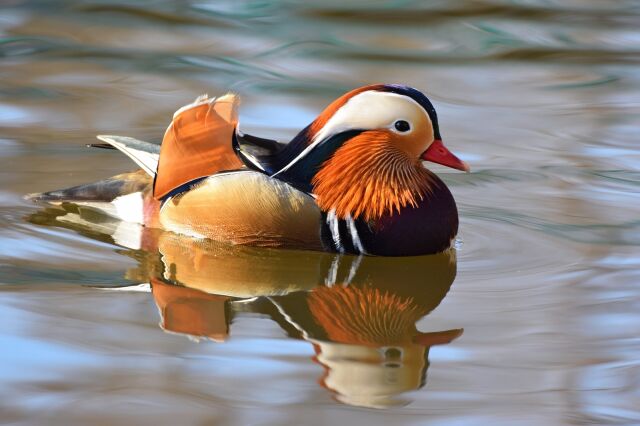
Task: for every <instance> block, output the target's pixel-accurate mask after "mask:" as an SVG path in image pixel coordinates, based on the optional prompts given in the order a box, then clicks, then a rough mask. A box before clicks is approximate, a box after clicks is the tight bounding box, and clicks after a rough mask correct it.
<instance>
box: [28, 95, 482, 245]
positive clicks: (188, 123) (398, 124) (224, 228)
mask: <svg viewBox="0 0 640 426" xmlns="http://www.w3.org/2000/svg"><path fill="white" fill-rule="evenodd" d="M238 109H239V97H238V96H237V95H235V94H233V93H228V94H226V95H223V96H220V97H217V98H216V97H209V96H208V95H203V96H200V97H198V98H197V99H196V100H195V101H194V102H192V103H190V104H188V105H185V106H183V107H182V108H180V109H178V110H177V111H176V112H175V114H174V115H173V119H172V121H171V123H170V124H169V126H168V128H167V130H166V132H165V134H164V137H163V139H162V143H161V144H160V145H158V144H154V143H150V142H145V141H140V140H137V139H134V138H130V137H126V136H112V135H99V136H98V139H99V140H100V141H101V142H100V143H95V144H89V146H92V147H97V148H108V149H117V150H119V151H121V152H122V153H124V154H125V155H127V156H128V157H129V158H131V159H132V160H133V161H134V162H135V163H136V164H137V165H138V166H139V167H140V170H137V171H134V172H129V173H123V174H119V175H116V176H113V177H111V178H108V179H105V180H101V181H99V182H94V183H90V184H84V185H79V186H74V187H71V188H67V189H63V190H56V191H49V192H43V193H35V194H29V195H27V196H26V198H28V199H31V200H33V201H36V202H46V203H50V204H57V205H67V204H68V203H72V204H75V205H77V206H79V207H82V208H87V209H92V210H98V211H100V212H102V213H104V214H106V215H109V216H113V217H115V218H118V219H120V220H123V221H127V222H133V223H138V224H141V225H143V226H145V227H149V228H160V229H163V230H165V231H170V232H174V233H177V234H181V235H186V236H190V237H192V238H196V239H211V240H215V241H222V242H227V243H231V244H239V245H251V246H257V247H277V248H288V249H302V250H319V251H328V252H336V253H342V254H353V255H372V256H417V255H427V254H434V253H439V252H442V251H445V250H447V249H449V248H450V247H451V245H452V243H453V241H454V240H455V237H456V234H457V232H458V210H457V207H456V203H455V200H454V198H453V196H452V194H451V192H450V191H449V189H448V188H447V186H446V185H445V183H444V182H443V181H442V180H441V179H440V178H439V177H438V176H437V175H436V174H435V173H433V172H432V171H430V170H428V169H427V168H426V167H425V165H424V163H423V162H424V161H430V162H434V163H439V164H441V165H444V166H448V167H451V168H453V169H457V170H461V171H466V172H469V170H470V169H469V166H468V164H467V163H466V162H464V161H462V160H460V159H459V158H458V157H457V156H455V155H454V154H453V153H451V151H449V150H448V149H447V148H446V147H445V145H444V143H443V142H442V137H441V134H440V128H439V124H438V117H437V114H436V110H435V108H434V106H433V104H432V103H431V101H430V100H429V99H428V98H427V96H426V95H425V94H423V93H422V92H420V91H419V90H417V89H415V88H413V87H410V86H406V85H401V84H372V85H367V86H363V87H359V88H356V89H354V90H351V91H349V92H347V93H345V94H344V95H342V96H340V97H339V98H337V99H336V100H334V101H333V102H331V103H330V104H329V105H328V106H327V107H326V108H325V109H324V110H323V111H322V112H321V113H320V115H319V116H318V117H317V118H316V119H315V120H313V122H311V123H310V124H309V125H308V126H306V127H305V128H304V129H302V130H301V131H300V132H299V133H298V134H297V135H296V136H295V137H294V138H293V139H292V140H291V141H290V142H288V143H282V142H279V141H276V140H272V139H265V138H260V137H257V136H253V135H249V134H246V133H244V132H242V131H241V130H240V127H239V119H238Z"/></svg>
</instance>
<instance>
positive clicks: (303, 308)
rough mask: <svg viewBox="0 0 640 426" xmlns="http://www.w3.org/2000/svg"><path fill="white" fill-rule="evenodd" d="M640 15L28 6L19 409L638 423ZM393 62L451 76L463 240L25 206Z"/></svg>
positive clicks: (15, 264)
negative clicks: (222, 124) (146, 144)
mask: <svg viewBox="0 0 640 426" xmlns="http://www.w3.org/2000/svg"><path fill="white" fill-rule="evenodd" d="M639 21H640V9H639V8H638V4H637V3H636V2H633V1H619V2H607V1H590V0H587V1H579V2H578V1H563V2H559V1H512V2H510V1H506V0H503V1H499V0H496V1H468V2H457V3H454V2H444V1H436V2H406V1H376V2H369V3H364V2H355V3H346V2H318V3H316V4H310V3H308V2H295V1H293V2H292V1H274V2H257V1H246V2H231V1H230V2H195V1H179V2H164V1H145V2H136V3H135V5H131V4H127V3H126V2H118V3H113V2H101V1H90V2H84V3H77V2H70V1H60V2H47V1H34V2H27V1H13V2H10V3H8V4H6V5H3V6H2V9H0V75H1V76H2V78H0V182H1V183H2V185H1V186H0V313H2V317H3V321H2V323H1V325H0V347H1V348H2V350H1V351H0V395H1V398H0V420H2V422H3V423H5V422H6V423H11V424H61V425H69V424H87V423H92V424H116V423H131V424H164V423H170V422H172V423H178V424H277V425H279V424H327V423H329V424H353V425H359V424H390V423H393V424H429V425H461V424H464V425H485V424H492V425H502V424H504V425H538V424H554V425H555V424H558V425H562V424H616V425H619V424H628V425H633V424H638V423H640V412H639V411H638V407H640V379H639V378H640V356H638V353H640V340H639V339H638V330H640V314H639V312H640V289H639V288H638V282H640V280H639V278H640V272H639V271H640V268H639V266H640V258H639V256H638V253H639V252H638V245H639V244H640V221H639V219H638V218H640V203H639V202H638V195H639V192H640V170H639V167H638V165H639V164H640V154H639V151H638V148H637V147H638V126H639V125H640V120H639V118H638V117H640V102H639V100H640V73H639V72H638V65H639V62H640V55H639V54H640V47H639V46H640V32H638V25H637V23H638V22H639ZM376 82H389V83H392V82H398V83H404V84H408V85H411V86H414V87H417V88H419V89H421V90H423V91H425V92H426V93H427V94H428V95H429V97H430V98H431V99H432V101H433V102H434V104H435V106H436V108H437V110H438V113H439V117H440V122H441V124H440V126H441V131H442V134H443V138H444V140H445V142H446V143H447V145H448V146H449V147H450V148H451V149H452V151H453V152H455V153H457V154H459V155H460V157H461V158H463V159H464V160H466V161H467V162H469V163H470V164H471V167H472V170H473V173H471V174H461V173H455V172H451V171H450V170H447V169H444V168H439V167H437V166H434V167H433V170H434V171H436V172H437V173H438V174H439V175H440V176H442V178H443V179H444V180H445V181H446V182H447V184H448V186H449V187H450V189H451V190H452V192H453V194H454V197H455V198H456V200H457V202H458V207H459V210H460V219H461V228H460V234H459V240H458V242H457V248H456V249H455V250H453V251H451V252H447V253H445V254H442V255H439V256H429V257H423V258H406V259H371V258H364V259H360V260H358V259H357V258H353V257H350V256H336V255H331V254H321V253H305V252H296V251H277V250H257V249H248V248H237V247H236V248H234V247H227V246H224V245H219V244H218V245H216V244H205V243H198V242H194V241H189V240H182V239H180V238H178V237H175V236H172V235H167V234H158V233H153V232H152V233H150V234H149V233H146V231H145V230H139V229H128V228H123V229H121V231H123V232H125V234H126V235H131V236H137V237H141V235H140V232H143V233H144V235H142V237H144V241H145V242H146V245H144V246H143V249H141V250H133V249H128V248H126V247H123V246H119V245H117V244H115V243H114V240H113V238H112V237H110V235H111V234H112V233H113V232H114V230H116V229H118V228H117V227H118V226H119V224H118V223H113V222H112V221H109V220H108V219H106V218H96V217H95V215H93V216H92V215H91V214H90V213H86V212H84V213H83V212H78V211H77V210H74V209H73V208H68V209H67V210H61V209H53V210H51V209H50V210H45V209H43V208H42V207H41V206H35V205H33V204H31V203H29V202H27V201H24V200H23V199H22V196H23V195H24V194H26V193H31V192H36V191H43V190H51V189H57V188H61V187H65V186H70V185H75V184H78V183H83V182H89V181H93V180H98V179H102V178H106V177H108V176H111V175H114V174H117V173H120V172H122V171H126V170H130V169H131V168H132V164H131V163H130V162H129V160H128V159H127V158H126V157H124V156H121V155H118V154H117V153H114V152H110V151H101V150H90V149H87V148H85V147H84V145H85V144H86V143H89V142H92V141H93V138H94V136H95V135H96V134H101V133H102V134H105V133H106V134H124V135H129V136H133V137H136V138H139V139H143V140H149V141H152V142H159V141H160V140H161V137H162V134H163V133H164V130H165V128H166V126H167V125H168V123H169V120H170V118H171V116H172V114H173V112H174V111H175V110H176V109H177V108H179V107H180V106H181V105H184V104H186V103H189V102H191V101H192V100H193V99H194V98H195V97H196V96H198V95H200V94H202V93H205V92H206V93H209V94H211V95H218V94H223V93H225V92H226V91H228V90H232V91H234V92H236V93H239V94H240V95H241V96H242V99H243V104H242V109H241V126H242V128H243V129H245V130H247V131H249V132H250V133H253V134H259V135H264V136H265V137H275V138H278V139H281V140H286V139H288V138H289V137H291V136H292V135H293V134H295V133H296V132H297V130H299V129H300V128H302V127H303V126H305V125H306V124H308V123H309V122H310V121H311V120H312V119H313V118H314V117H315V115H316V114H317V113H318V112H319V111H320V110H321V109H322V108H323V107H324V106H325V105H327V104H328V103H329V102H330V101H331V100H332V99H333V98H335V97H337V96H339V95H340V94H342V93H343V92H345V91H347V90H350V89H351V88H354V87H357V86H361V85H363V84H367V83H376ZM87 215H88V216H87ZM137 237H136V238H137ZM363 305H364V306H367V307H368V308H369V309H368V310H365V311H362V312H360V311H358V310H357V309H355V306H363Z"/></svg>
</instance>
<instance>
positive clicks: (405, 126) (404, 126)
mask: <svg viewBox="0 0 640 426" xmlns="http://www.w3.org/2000/svg"><path fill="white" fill-rule="evenodd" d="M393 125H394V126H395V128H396V130H397V131H399V132H408V131H409V129H411V126H410V125H409V123H407V122H406V121H404V120H398V121H396V122H395V123H394V124H393Z"/></svg>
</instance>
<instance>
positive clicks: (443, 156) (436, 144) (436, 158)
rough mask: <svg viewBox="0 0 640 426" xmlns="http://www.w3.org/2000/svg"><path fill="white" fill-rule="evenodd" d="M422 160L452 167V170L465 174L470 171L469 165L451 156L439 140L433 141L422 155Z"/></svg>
mask: <svg viewBox="0 0 640 426" xmlns="http://www.w3.org/2000/svg"><path fill="white" fill-rule="evenodd" d="M422 159H423V160H425V161H432V162H434V163H438V164H442V165H443V166H447V167H453V168H454V169H458V170H462V171H465V172H469V171H471V169H470V168H469V165H468V164H467V163H465V162H464V161H462V160H461V159H459V158H458V157H456V156H455V155H453V154H452V153H451V151H449V150H448V149H447V148H446V147H445V146H444V144H443V143H442V141H441V140H440V139H436V140H434V141H433V143H432V144H431V146H430V147H429V148H427V150H426V151H425V152H424V153H423V154H422Z"/></svg>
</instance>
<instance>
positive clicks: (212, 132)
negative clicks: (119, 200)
mask: <svg viewBox="0 0 640 426" xmlns="http://www.w3.org/2000/svg"><path fill="white" fill-rule="evenodd" d="M237 124H238V98H237V97H236V96H235V95H233V94H227V95H224V96H222V97H220V98H209V97H207V96H206V95H204V96H201V97H199V98H198V99H196V101H195V102H194V103H192V104H189V105H186V106H184V107H182V108H180V109H179V110H178V111H176V113H175V114H174V115H173V121H172V122H171V124H170V125H169V128H167V131H166V132H165V134H164V138H163V140H162V145H161V147H160V158H159V161H158V168H157V171H156V177H155V181H154V187H153V196H154V198H156V199H158V200H160V199H163V198H165V197H166V196H167V195H169V194H170V193H172V192H175V190H176V189H179V188H180V187H183V186H184V185H186V184H189V183H190V182H195V181H197V180H199V179H202V178H205V177H208V176H211V175H214V174H216V173H219V172H222V171H231V170H237V169H240V168H243V167H244V163H243V162H242V161H241V160H240V158H238V155H237V153H236V151H235V150H234V149H233V144H232V142H233V135H234V133H235V128H236V126H237Z"/></svg>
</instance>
